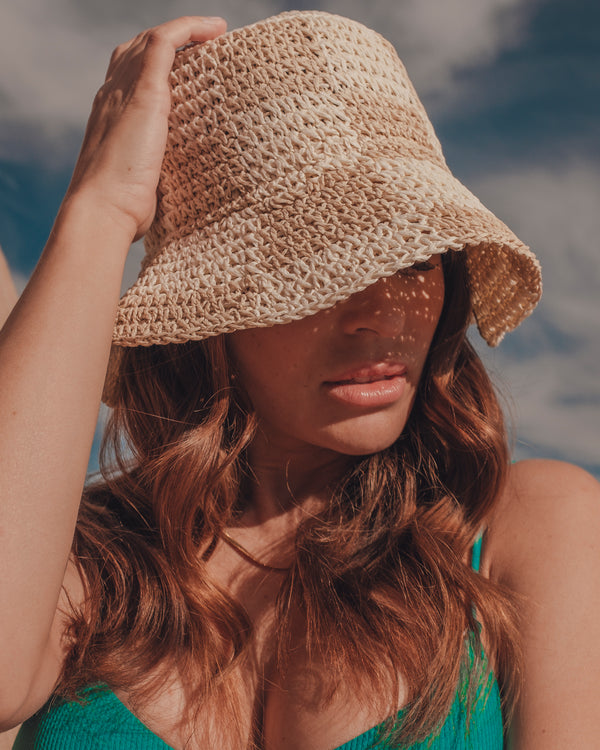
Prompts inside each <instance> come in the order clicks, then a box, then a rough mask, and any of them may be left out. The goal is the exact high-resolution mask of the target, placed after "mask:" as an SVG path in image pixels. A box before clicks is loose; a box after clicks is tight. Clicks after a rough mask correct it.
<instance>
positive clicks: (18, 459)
mask: <svg viewBox="0 0 600 750" xmlns="http://www.w3.org/2000/svg"><path fill="white" fill-rule="evenodd" d="M224 28H225V23H224V22H223V21H214V20H213V21H212V22H211V21H210V20H207V19H203V18H198V17H193V18H181V19H177V20H175V21H171V22H169V23H166V24H163V25H162V26H159V27H157V28H155V29H153V30H150V31H147V32H144V33H142V34H140V35H139V36H137V37H136V38H135V39H133V40H131V41H130V42H128V43H127V44H124V45H121V46H120V47H118V48H117V49H116V50H115V52H114V53H113V56H112V58H111V62H110V66H109V68H108V73H107V77H106V82H105V84H104V85H103V86H102V88H101V89H100V91H99V92H98V95H97V96H96V99H95V101H94V105H93V108H92V112H91V115H90V120H89V122H88V126H87V130H86V134H85V138H84V142H83V146H82V149H81V153H80V156H79V159H78V162H77V165H76V168H75V171H74V174H73V178H72V181H71V184H70V187H69V189H68V192H67V195H66V197H65V199H64V202H63V204H62V206H61V209H60V212H59V214H58V217H57V219H56V223H55V225H54V228H53V230H52V233H51V236H50V239H49V241H48V244H47V245H46V247H45V249H44V251H43V254H42V256H41V258H40V261H39V263H38V265H37V267H36V269H35V271H34V273H33V275H32V278H31V280H30V282H29V284H28V285H27V287H26V289H25V291H24V292H23V294H22V296H21V298H20V300H19V301H18V303H17V305H16V306H15V309H14V311H13V314H12V315H11V317H10V318H9V320H8V322H7V323H6V325H5V326H4V328H3V329H2V332H1V334H0V467H1V468H0V537H1V542H0V569H1V571H2V573H1V576H0V729H1V728H3V727H9V726H11V725H12V724H14V723H17V721H19V720H20V719H22V718H23V713H24V711H25V713H27V712H31V711H28V709H27V707H31V706H32V705H33V704H32V697H31V696H32V695H33V693H35V694H36V696H38V694H39V692H40V687H39V686H40V684H44V685H48V686H49V687H48V688H47V689H45V690H46V692H49V690H50V689H51V687H52V684H53V682H54V680H55V679H56V677H57V676H58V669H59V668H60V667H57V664H56V660H55V658H54V657H53V656H52V654H53V651H55V647H54V646H53V644H52V643H51V640H52V639H51V637H50V634H51V631H52V623H53V619H54V616H55V611H56V608H57V602H58V599H59V594H60V590H61V586H62V583H63V578H64V576H65V569H66V565H67V560H68V556H69V551H70V547H71V542H72V537H73V531H74V526H75V521H76V516H77V510H78V505H79V501H80V496H81V492H82V488H83V483H84V479H85V473H86V467H87V462H88V458H89V453H90V448H91V444H92V438H93V434H94V427H95V423H96V418H97V413H98V408H99V403H100V395H101V392H102V384H103V380H104V374H105V370H106V364H107V360H108V354H109V349H110V342H111V332H112V326H113V321H114V317H115V310H116V305H117V302H118V297H119V288H120V283H121V277H122V273H123V265H124V261H125V257H126V254H127V251H128V249H129V246H130V244H131V242H132V241H133V240H134V239H136V238H137V237H139V236H141V235H142V234H143V233H144V232H145V230H146V229H147V228H148V226H149V224H150V222H151V220H152V217H153V214H154V210H155V195H156V185H157V182H158V176H159V171H160V164H161V161H162V156H163V152H164V145H165V141H166V135H167V115H168V112H169V109H170V92H169V87H168V72H169V70H170V68H171V65H172V62H173V57H174V54H175V51H176V48H178V47H180V46H182V45H184V44H186V43H188V42H190V41H202V40H205V39H209V38H212V37H214V36H217V35H218V34H219V33H221V32H223V31H224ZM52 632H53V631H52ZM42 692H44V691H42ZM36 701H38V697H36V699H35V701H34V702H36Z"/></svg>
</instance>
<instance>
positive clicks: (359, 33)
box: [113, 12, 541, 349]
mask: <svg viewBox="0 0 600 750" xmlns="http://www.w3.org/2000/svg"><path fill="white" fill-rule="evenodd" d="M171 84H172V90H173V107H172V111H171V115H170V127H169V137H168V142H167V149H166V153H165V158H164V162H163V167H162V173H161V178H160V183H159V189H158V209H157V214H156V218H155V220H154V223H153V225H152V227H151V229H150V231H149V232H148V234H147V236H146V252H147V255H146V258H145V260H144V263H143V266H142V271H141V273H140V276H139V278H138V280H137V282H136V283H135V284H134V285H133V286H132V287H131V289H129V291H128V292H127V293H126V294H125V295H124V297H123V298H122V300H121V303H120V305H119V310H118V315H117V320H116V324H115V330H114V337H113V342H114V344H115V345H118V346H138V345H151V344H164V343H170V342H177V343H179V342H183V341H189V340H199V339H203V338H207V337H209V336H213V335H217V334H220V333H226V332H229V331H234V330H239V329H242V328H250V327H258V326H270V325H275V324H280V323H286V322H290V321H292V320H296V319H299V318H302V317H305V316H307V315H311V314H314V313H316V312H317V311H319V310H322V309H325V308H327V307H331V306H332V305H334V304H335V303H336V302H339V301H341V300H344V299H346V298H348V297H349V296H350V295H352V294H354V293H356V292H358V291H361V290H362V289H364V288H365V287H367V286H369V285H370V284H372V283H374V282H375V281H377V279H379V278H381V277H384V276H389V275H391V274H394V273H396V272H397V271H398V270H400V269H402V268H405V267H408V266H410V265H412V264H413V263H415V262H418V261H421V260H424V259H426V258H428V257H430V256H431V255H434V254H440V253H444V252H446V251H447V250H448V249H455V250H462V249H464V250H466V251H467V267H468V270H469V283H470V289H471V297H472V305H473V310H474V315H475V318H476V322H477V325H478V327H479V330H480V332H481V334H482V336H483V337H484V338H485V339H486V341H488V343H489V344H491V345H495V344H497V343H498V342H499V341H500V339H501V338H502V336H503V335H504V333H505V332H506V331H509V330H511V329H512V328H514V327H515V326H516V325H518V323H519V322H520V321H521V320H522V319H523V318H524V317H525V316H526V315H528V314H529V313H530V312H531V310H532V309H533V307H534V306H535V304H536V303H537V301H538V299H539V296H540V293H541V278H540V270H539V264H538V263H537V260H536V259H535V257H534V256H533V255H532V253H531V252H530V251H529V249H528V248H527V247H526V246H525V245H524V244H523V243H522V242H520V240H518V239H517V237H515V235H514V234H513V233H512V232H511V231H510V230H509V229H508V228H507V227H506V226H505V225H504V224H503V223H502V222H501V221H500V220H499V219H497V218H496V217H495V216H494V215H493V214H492V213H491V212H490V211H488V210H487V209H486V208H485V207H484V206H483V205H482V204H481V203H480V202H479V201H478V200H477V198H475V196H473V195H472V194H471V193H470V192H469V191H468V190H467V189H466V188H465V187H464V186H463V185H462V184H461V183H460V182H459V181H458V180H456V179H455V178H454V177H453V176H452V174H451V173H450V171H449V170H448V167H447V166H446V163H445V161H444V158H443V155H442V151H441V147H440V145H439V142H438V140H437V138H436V136H435V134H434V132H433V128H432V126H431V124H430V122H429V120H428V118H427V115H426V113H425V110H424V109H423V107H422V105H421V103H420V101H419V99H418V97H417V95H416V93H415V91H414V89H413V87H412V84H411V83H410V81H409V79H408V77H407V75H406V71H405V70H404V67H403V66H402V63H401V62H400V60H399V59H398V57H397V55H396V53H395V51H394V49H393V47H392V46H391V45H390V44H389V43H388V42H387V41H385V40H384V39H383V38H382V37H381V36H380V35H379V34H377V33H375V32H373V31H371V30H369V29H367V28H365V27H364V26H362V25H361V24H358V23H356V22H354V21H351V20H348V19H344V18H340V17H338V16H333V15H330V14H327V13H322V12H290V13H283V14H281V15H279V16H275V17H274V18H271V19H267V20H266V21H263V22H260V23H257V24H253V25H252V26H248V27H245V28H243V29H238V30H235V31H232V32H229V33H228V34H225V35H223V36H221V37H218V38H217V39H215V40H212V41H209V42H206V43H203V44H201V45H197V46H194V47H191V48H188V49H185V50H183V51H182V52H180V53H178V55H177V58H176V62H175V65H174V68H173V71H172V74H171ZM113 349H114V347H113Z"/></svg>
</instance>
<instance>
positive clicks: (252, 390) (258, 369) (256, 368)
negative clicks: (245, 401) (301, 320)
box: [228, 326, 305, 411]
mask: <svg viewBox="0 0 600 750" xmlns="http://www.w3.org/2000/svg"><path fill="white" fill-rule="evenodd" d="M285 328H287V327H286V326H275V327H273V328H258V329H249V330H245V331H236V332H235V333H232V334H229V337H228V351H229V354H230V358H231V361H232V364H233V367H234V371H235V373H236V377H237V380H238V382H239V384H240V385H241V386H242V388H244V390H245V391H246V392H247V394H248V396H249V397H250V400H251V401H252V403H253V405H254V407H255V408H256V409H257V410H258V411H262V410H263V408H264V407H265V406H266V407H269V406H270V407H271V408H273V406H274V404H275V405H276V404H278V403H279V402H281V400H282V399H283V398H284V397H285V396H286V394H287V395H288V396H289V394H290V393H291V392H292V391H293V390H294V389H295V390H298V389H299V388H302V386H303V375H302V370H301V368H300V367H299V365H298V352H302V351H305V347H304V346H303V344H302V342H301V341H298V340H297V338H298V337H297V336H294V335H293V332H291V333H290V331H286V330H284V329H285ZM282 363H285V367H282Z"/></svg>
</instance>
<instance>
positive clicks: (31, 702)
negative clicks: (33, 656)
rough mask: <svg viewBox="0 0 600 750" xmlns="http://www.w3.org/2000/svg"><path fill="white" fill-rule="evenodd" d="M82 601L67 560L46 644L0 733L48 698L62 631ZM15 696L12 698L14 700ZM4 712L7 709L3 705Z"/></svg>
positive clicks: (62, 647)
mask: <svg viewBox="0 0 600 750" xmlns="http://www.w3.org/2000/svg"><path fill="white" fill-rule="evenodd" d="M83 602H84V586H83V582H82V580H81V577H80V574H79V570H78V568H77V566H76V565H75V564H74V563H73V561H72V560H69V563H68V565H67V570H66V572H65V577H64V580H63V586H62V589H61V593H60V598H59V602H58V607H57V608H56V612H55V613H54V618H53V621H52V626H51V629H50V633H49V636H48V641H47V643H46V646H45V648H44V650H43V653H42V654H41V657H40V661H39V665H38V669H37V671H36V674H35V677H34V679H33V681H32V682H31V684H30V685H29V689H28V691H27V695H26V696H25V697H24V698H23V699H21V700H18V703H17V704H15V706H14V709H13V711H12V712H11V714H12V715H10V716H8V715H7V716H6V717H3V718H2V719H1V720H0V732H2V731H5V730H6V729H8V728H10V727H12V726H16V725H18V724H20V723H21V722H23V721H25V720H26V719H28V718H29V717H30V716H32V715H33V714H34V713H35V712H36V711H38V710H39V709H40V708H41V707H42V706H43V705H44V704H45V703H46V701H47V700H48V698H50V696H51V695H52V692H53V690H54V688H55V686H56V683H57V682H58V680H59V678H60V676H61V673H62V670H63V666H64V661H65V656H66V643H65V631H66V629H67V627H68V624H69V622H70V619H71V614H72V612H73V609H80V608H81V607H82V606H83ZM17 697H18V696H17V695H13V696H12V698H13V699H16V698H17ZM3 708H4V709H6V708H7V706H3Z"/></svg>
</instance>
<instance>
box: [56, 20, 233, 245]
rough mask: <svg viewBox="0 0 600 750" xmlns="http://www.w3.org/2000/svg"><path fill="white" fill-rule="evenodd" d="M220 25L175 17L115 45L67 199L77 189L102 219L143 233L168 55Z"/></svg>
mask: <svg viewBox="0 0 600 750" xmlns="http://www.w3.org/2000/svg"><path fill="white" fill-rule="evenodd" d="M225 29H226V23H225V21H224V20H223V19H210V18H203V17H184V18H178V19H175V20H173V21H169V22H167V23H164V24H162V25H160V26H157V27H155V28H153V29H149V30H147V31H144V32H142V33H141V34H138V36H136V37H135V38H134V39H132V40H131V41H129V42H126V43H125V44H121V45H120V46H119V47H117V48H116V49H115V51H114V52H113V54H112V57H111V60H110V65H109V67H108V72H107V74H106V81H105V83H104V85H103V86H102V88H101V89H100V90H99V92H98V94H97V95H96V98H95V100H94V104H93V106H92V112H91V115H90V118H89V121H88V124H87V128H86V132H85V137H84V140H83V145H82V147H81V152H80V154H79V158H78V160H77V164H76V166H75V171H74V174H73V178H72V180H71V184H70V186H69V190H68V192H67V200H68V199H69V198H72V197H73V196H74V195H75V194H81V193H82V192H83V194H84V195H90V196H91V198H92V200H94V201H95V202H97V203H98V204H99V206H100V207H101V208H102V209H103V210H106V212H107V216H110V217H111V219H113V220H117V221H123V222H124V223H125V226H126V227H128V229H129V230H130V232H131V239H132V241H133V240H135V239H138V238H139V237H141V236H142V235H143V234H144V233H145V232H146V230H147V229H148V227H149V226H150V223H151V222H152V218H153V216H154V212H155V209H156V186H157V184H158V178H159V174H160V167H161V163H162V159H163V155H164V150H165V144H166V139H167V131H168V115H169V111H170V107H171V96H170V88H169V84H168V76H169V72H170V70H171V67H172V65H173V60H174V57H175V52H176V50H177V48H178V47H181V46H183V45H185V44H187V43H188V42H201V41H206V40H207V39H213V38H214V37H216V36H218V35H219V34H221V33H222V32H224V31H225Z"/></svg>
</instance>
